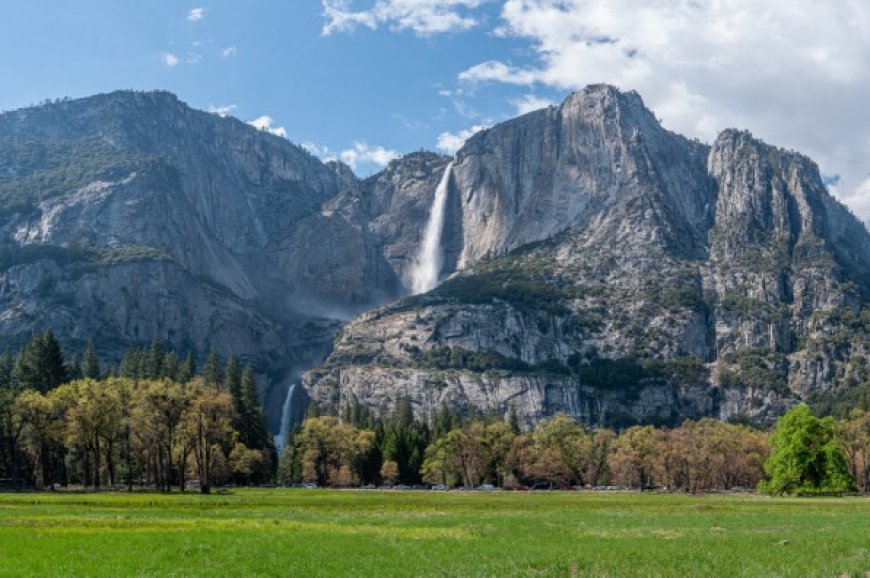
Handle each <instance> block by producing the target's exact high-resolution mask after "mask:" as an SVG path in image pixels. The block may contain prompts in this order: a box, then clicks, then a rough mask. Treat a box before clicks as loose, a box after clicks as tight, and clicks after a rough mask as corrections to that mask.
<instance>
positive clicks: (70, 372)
mask: <svg viewBox="0 0 870 578" xmlns="http://www.w3.org/2000/svg"><path fill="white" fill-rule="evenodd" d="M66 373H67V378H69V380H70V381H75V380H77V379H81V378H82V377H84V375H85V374H84V370H83V369H82V364H81V363H80V362H79V356H78V355H73V356H72V359H70V362H69V364H68V366H67V371H66Z"/></svg>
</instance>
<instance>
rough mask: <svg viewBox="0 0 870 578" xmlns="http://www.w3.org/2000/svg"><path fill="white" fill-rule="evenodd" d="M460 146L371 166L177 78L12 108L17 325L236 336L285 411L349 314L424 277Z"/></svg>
mask: <svg viewBox="0 0 870 578" xmlns="http://www.w3.org/2000/svg"><path fill="white" fill-rule="evenodd" d="M446 162H447V159H445V158H443V157H440V156H438V155H433V154H417V155H409V156H408V157H406V158H405V159H402V160H401V161H397V162H395V163H393V164H392V165H391V166H390V167H389V169H388V170H387V171H385V172H384V173H382V174H380V175H378V176H377V177H374V178H371V179H368V180H366V181H362V182H360V181H359V180H357V179H356V177H355V176H354V175H353V173H351V171H350V170H349V169H348V168H347V167H346V166H344V165H342V164H340V163H329V164H324V163H321V162H320V161H319V160H318V159H316V158H315V157H313V156H311V155H309V154H308V153H307V152H305V151H304V150H303V149H301V148H299V147H297V146H295V145H293V144H291V143H290V142H288V141H287V140H285V139H282V138H278V137H275V136H273V135H270V134H268V133H265V132H260V131H257V130H255V129H254V128H253V127H250V126H248V125H246V124H244V123H242V122H239V121H238V120H235V119H230V118H219V117H217V116H215V115H211V114H207V113H204V112H200V111H196V110H192V109H190V108H188V107H187V106H186V105H184V104H183V103H181V102H179V101H178V99H177V98H175V97H174V96H173V95H171V94H168V93H163V92H153V93H135V92H116V93H112V94H107V95H100V96H95V97H92V98H87V99H83V100H73V101H63V102H56V103H52V104H48V105H43V106H39V107H34V108H30V109H24V110H20V111H15V112H11V113H6V114H3V115H0V212H2V215H3V221H2V226H0V237H2V247H3V249H2V261H3V267H2V270H0V307H2V314H0V336H2V337H3V338H5V340H6V341H7V342H8V343H9V344H10V345H12V346H13V347H14V346H16V345H17V344H19V343H21V342H22V341H24V340H25V339H27V338H29V336H30V335H31V334H32V332H33V331H34V330H36V329H41V328H45V327H51V328H53V329H54V330H55V332H56V333H58V335H59V337H60V338H61V340H62V341H63V342H64V343H65V344H67V345H68V346H71V347H72V348H76V347H78V348H81V347H83V344H84V342H85V341H86V340H88V339H89V338H93V339H95V340H96V342H97V348H98V350H99V351H100V353H101V354H102V355H103V356H107V357H109V358H115V359H117V357H118V356H119V355H120V352H121V351H122V350H123V349H124V348H125V347H127V346H129V345H130V344H132V343H143V342H147V341H150V340H152V339H160V340H163V341H164V342H167V343H169V344H172V345H173V346H175V347H178V348H181V349H183V350H193V351H195V352H197V353H198V354H199V355H200V356H201V357H200V359H202V358H203V357H202V356H204V355H207V352H208V351H209V349H211V348H215V349H216V350H217V351H219V352H222V353H224V354H229V353H234V354H236V355H239V356H240V357H242V358H243V360H245V361H251V362H253V363H254V364H255V365H256V367H257V368H258V370H259V371H260V373H261V374H262V375H265V376H268V377H269V378H270V379H269V381H271V382H273V383H274V384H275V385H276V387H275V389H276V391H274V392H271V391H264V395H266V398H267V400H269V401H270V403H269V406H270V408H271V409H273V410H276V409H277V408H280V406H281V401H282V400H281V399H280V398H281V397H282V395H283V391H285V390H286V388H287V383H286V382H287V380H288V379H291V378H292V376H293V375H294V374H298V373H300V372H301V371H302V370H303V369H307V368H308V367H311V366H312V365H314V364H316V363H318V362H319V361H321V360H322V359H323V358H324V357H325V356H326V354H327V353H328V351H329V349H330V346H331V343H332V338H333V336H334V334H335V332H336V330H337V328H338V323H337V322H336V319H341V318H348V317H350V316H351V315H353V314H354V313H356V312H359V311H361V310H363V309H365V308H367V307H371V306H373V305H379V304H382V303H384V302H387V301H389V300H391V299H395V298H396V297H399V296H401V295H403V294H405V293H406V290H405V285H404V280H403V275H404V271H405V269H406V267H407V266H408V262H409V259H412V258H413V255H414V247H415V246H416V245H417V243H418V242H419V235H420V230H419V227H415V226H414V224H415V223H416V222H419V221H420V220H425V218H426V217H425V214H426V211H427V206H428V205H427V203H428V199H431V195H432V190H433V189H434V186H435V184H433V183H437V181H438V179H439V178H440V172H441V171H440V170H439V169H442V168H443V166H444V165H445V164H446ZM263 383H264V385H265V384H266V380H264V381H263ZM265 389H267V390H268V389H270V388H268V387H267V388H265ZM276 400H277V401H276ZM270 413H271V414H272V416H271V417H272V420H273V422H275V421H277V419H278V416H277V415H275V411H272V412H270Z"/></svg>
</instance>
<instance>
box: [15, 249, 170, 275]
mask: <svg viewBox="0 0 870 578" xmlns="http://www.w3.org/2000/svg"><path fill="white" fill-rule="evenodd" d="M39 261H54V262H55V263H57V264H58V265H59V266H61V267H70V266H73V265H75V266H79V267H81V268H82V270H84V269H86V268H100V267H112V266H115V265H122V264H125V263H134V262H141V261H171V257H169V255H167V254H166V253H165V252H164V251H161V250H160V249H155V248H154V247H145V246H123V247H106V248H94V247H90V246H80V245H71V246H67V247H63V246H59V245H24V246H18V245H10V246H6V247H3V248H0V271H5V270H7V269H9V268H11V267H14V266H17V265H29V264H32V263H37V262H39Z"/></svg>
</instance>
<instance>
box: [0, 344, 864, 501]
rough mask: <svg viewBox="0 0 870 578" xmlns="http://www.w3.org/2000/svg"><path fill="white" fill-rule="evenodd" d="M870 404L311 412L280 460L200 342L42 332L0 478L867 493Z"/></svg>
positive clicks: (235, 375) (160, 486)
mask: <svg viewBox="0 0 870 578" xmlns="http://www.w3.org/2000/svg"><path fill="white" fill-rule="evenodd" d="M868 457H870V412H867V411H866V408H856V409H854V410H853V411H852V412H851V413H850V414H849V415H848V416H846V417H844V418H842V419H839V420H835V419H834V418H832V417H817V416H816V415H814V414H813V413H812V411H811V410H810V408H809V407H808V406H806V405H799V406H796V407H795V408H793V409H792V410H791V411H789V412H788V413H787V414H786V415H785V416H783V417H782V418H781V419H780V420H779V421H778V422H777V424H776V426H775V427H774V428H772V429H770V430H764V429H759V428H757V427H754V426H752V425H750V424H745V423H727V422H723V421H720V420H716V419H710V418H705V419H701V420H698V421H692V420H688V421H685V422H684V423H682V424H681V425H679V426H678V427H674V428H663V427H662V428H657V427H653V426H650V425H646V426H643V425H636V426H632V427H628V428H626V429H623V430H621V431H614V430H611V429H607V428H595V429H588V428H586V427H584V426H583V425H581V424H579V423H577V422H576V421H575V420H574V419H572V418H571V417H569V416H567V415H564V414H558V415H556V416H553V417H552V418H550V419H547V420H544V421H542V422H540V423H539V424H538V425H537V427H536V428H535V429H534V430H533V431H522V429H521V428H520V425H519V419H518V416H517V411H516V408H515V407H509V408H508V411H507V417H506V418H505V417H504V416H503V415H501V414H494V413H492V414H488V413H483V412H480V411H470V412H467V413H464V414H462V413H458V412H454V411H451V410H449V409H448V408H446V407H444V408H442V409H441V410H439V411H438V412H436V413H435V414H434V415H431V416H426V417H425V418H424V419H421V418H420V416H419V415H417V416H415V413H414V410H413V404H412V402H411V400H410V399H407V398H399V399H398V400H396V403H395V406H394V407H393V408H390V410H388V411H384V412H383V413H382V414H379V415H375V414H373V413H372V412H371V411H369V410H368V409H367V408H365V407H364V406H363V405H361V404H359V403H357V402H352V403H348V404H346V405H345V409H344V410H343V411H342V413H341V415H339V416H334V415H319V413H318V409H317V407H316V406H313V405H312V406H311V407H309V410H308V413H307V415H306V418H305V419H304V421H303V422H302V423H300V424H297V426H296V428H295V429H294V431H293V432H292V434H291V435H290V437H289V439H288V441H287V445H286V447H285V448H284V449H283V452H282V453H281V455H280V456H278V455H277V452H276V448H275V446H274V444H273V440H272V437H271V436H270V435H269V431H268V426H267V422H266V417H265V412H264V410H263V408H262V406H261V404H260V401H259V399H258V396H257V384H256V377H255V372H254V370H253V368H252V367H251V366H250V365H247V366H245V367H242V366H241V364H240V362H239V361H238V360H237V359H236V358H235V357H233V356H229V357H228V358H227V360H226V362H225V363H224V362H222V361H221V359H220V357H219V356H218V355H217V353H215V352H212V354H211V355H210V356H209V357H208V359H207V360H206V362H205V363H204V364H203V366H202V369H201V371H200V370H199V368H198V367H197V364H196V362H195V359H194V357H193V355H191V354H188V355H186V356H185V357H184V358H183V359H182V358H181V357H180V356H179V355H178V354H177V353H175V352H173V351H166V350H164V348H163V347H162V346H161V345H160V344H159V343H157V342H154V343H152V344H151V345H149V346H148V347H145V348H137V347H133V348H131V349H129V350H128V351H127V353H126V354H125V355H124V357H123V359H122V361H121V362H120V364H119V365H118V366H117V367H111V366H107V365H104V364H102V363H101V362H100V361H99V359H98V358H97V355H96V353H95V350H94V347H93V345H92V344H88V346H87V347H86V348H85V350H84V352H83V353H82V355H81V357H78V356H74V357H73V358H71V359H70V360H69V361H67V360H66V359H65V357H64V354H63V351H62V348H61V346H60V344H59V343H58V342H57V340H56V339H55V337H54V335H53V334H52V333H51V332H50V331H48V332H45V333H37V334H36V335H34V337H33V338H32V339H31V340H30V341H29V342H28V343H27V344H26V345H25V346H24V347H23V348H22V349H21V351H20V352H18V353H17V355H13V354H12V353H11V352H10V351H8V350H7V352H6V353H4V354H3V355H2V357H0V485H2V486H7V487H10V488H15V489H26V488H38V489H57V488H70V487H81V488H92V489H99V488H112V489H122V488H126V489H128V490H134V489H137V490H138V489H149V488H150V489H153V490H157V491H163V492H169V491H172V489H173V488H177V489H178V490H180V491H185V490H191V489H195V490H196V491H202V492H209V491H210V490H211V489H212V488H214V487H219V486H226V485H229V484H233V485H263V484H273V483H278V484H282V485H292V484H298V483H302V482H307V483H312V484H317V485H318V486H323V487H359V486H368V487H372V486H381V487H383V486H389V487H393V486H398V487H414V486H420V487H423V486H424V485H426V486H430V485H436V486H444V487H445V488H449V487H462V488H475V487H479V486H480V485H481V484H491V485H493V486H496V487H504V488H512V489H525V488H539V489H556V488H558V489H562V488H572V489H574V488H584V487H585V488H590V487H591V488H594V487H599V486H606V487H613V486H615V487H620V488H632V489H637V490H651V489H662V490H670V491H685V492H692V493H695V492H703V491H711V490H732V489H735V488H739V489H747V490H750V489H756V488H757V489H759V490H761V491H765V492H768V493H771V494H795V493H796V494H814V493H823V494H825V493H843V492H849V491H862V492H868V491H870V460H868Z"/></svg>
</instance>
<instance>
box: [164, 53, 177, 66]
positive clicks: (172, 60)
mask: <svg viewBox="0 0 870 578" xmlns="http://www.w3.org/2000/svg"><path fill="white" fill-rule="evenodd" d="M162 60H163V64H165V65H166V66H168V67H169V68H175V67H176V66H178V63H179V60H178V57H177V56H175V55H174V54H172V53H171V52H167V53H166V54H164V55H163V57H162Z"/></svg>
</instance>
